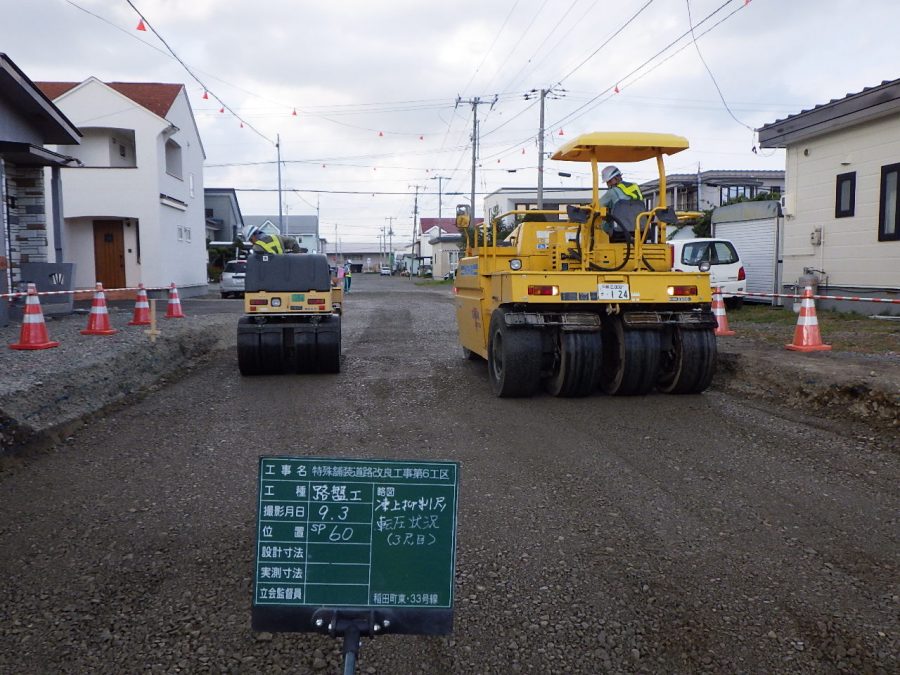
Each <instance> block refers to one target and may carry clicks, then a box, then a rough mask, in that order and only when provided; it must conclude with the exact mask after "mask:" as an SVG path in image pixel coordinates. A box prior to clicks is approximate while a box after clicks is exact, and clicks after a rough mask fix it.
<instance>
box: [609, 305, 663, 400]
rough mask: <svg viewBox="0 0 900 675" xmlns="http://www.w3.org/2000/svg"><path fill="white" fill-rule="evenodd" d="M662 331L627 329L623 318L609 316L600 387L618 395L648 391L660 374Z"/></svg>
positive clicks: (641, 394) (642, 393)
mask: <svg viewBox="0 0 900 675" xmlns="http://www.w3.org/2000/svg"><path fill="white" fill-rule="evenodd" d="M659 360H660V334H659V332H658V331H656V330H648V329H638V330H626V329H625V327H624V325H623V323H622V319H621V318H620V317H617V316H614V317H609V318H608V319H607V320H606V321H605V322H604V326H603V365H602V366H601V368H600V388H601V389H602V390H603V391H604V392H605V393H607V394H611V395H614V396H643V395H644V394H648V393H649V392H650V391H651V390H652V389H653V387H654V385H655V384H656V381H657V379H658V377H659Z"/></svg>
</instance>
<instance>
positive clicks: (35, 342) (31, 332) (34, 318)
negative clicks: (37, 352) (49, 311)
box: [9, 284, 59, 349]
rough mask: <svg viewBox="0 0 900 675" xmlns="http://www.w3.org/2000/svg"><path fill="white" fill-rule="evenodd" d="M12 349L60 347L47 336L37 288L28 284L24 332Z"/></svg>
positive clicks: (11, 346) (23, 321)
mask: <svg viewBox="0 0 900 675" xmlns="http://www.w3.org/2000/svg"><path fill="white" fill-rule="evenodd" d="M9 347H10V349H50V348H51V347H59V343H58V342H51V341H50V338H49V336H48V335H47V324H45V323H44V313H43V312H42V311H41V301H40V299H39V298H38V294H37V287H36V286H35V285H34V284H28V298H27V299H26V300H25V314H24V316H23V317H22V330H21V332H20V333H19V341H18V342H17V343H16V344H12V345H10V346H9Z"/></svg>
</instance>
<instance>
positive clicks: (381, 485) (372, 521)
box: [254, 457, 459, 609]
mask: <svg viewBox="0 0 900 675" xmlns="http://www.w3.org/2000/svg"><path fill="white" fill-rule="evenodd" d="M458 473H459V471H458V465H457V464H456V463H454V462H393V461H384V460H342V459H324V458H296V457H263V458H261V459H260V473H259V510H258V518H257V551H256V583H255V590H254V605H257V606H263V605H281V606H298V607H299V606H329V607H341V606H353V607H373V608H375V607H405V608H422V609H425V608H449V607H452V603H453V570H454V556H455V550H456V541H455V540H456V498H457V488H458V484H457V478H458Z"/></svg>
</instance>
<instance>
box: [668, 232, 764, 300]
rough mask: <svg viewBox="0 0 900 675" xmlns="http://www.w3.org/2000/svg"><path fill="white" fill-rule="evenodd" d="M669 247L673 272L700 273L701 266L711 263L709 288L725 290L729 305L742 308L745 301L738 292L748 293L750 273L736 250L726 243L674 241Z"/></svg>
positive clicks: (711, 239) (724, 241)
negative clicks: (745, 269) (701, 264)
mask: <svg viewBox="0 0 900 675" xmlns="http://www.w3.org/2000/svg"><path fill="white" fill-rule="evenodd" d="M668 243H669V250H670V251H671V258H670V260H671V262H672V269H673V270H675V271H678V272H699V271H700V263H701V262H708V263H709V285H710V286H712V287H713V288H714V289H715V288H716V287H720V288H721V289H722V297H723V298H724V299H725V302H726V304H728V305H731V306H732V307H740V306H741V305H742V304H743V300H744V299H743V298H742V297H740V296H735V295H734V294H735V293H736V292H745V291H746V290H747V273H746V272H745V271H744V265H743V264H742V263H741V256H740V255H739V254H738V252H737V249H736V248H735V247H734V244H732V243H731V242H730V241H728V240H727V239H716V238H711V237H710V238H698V239H675V240H673V241H670V242H668Z"/></svg>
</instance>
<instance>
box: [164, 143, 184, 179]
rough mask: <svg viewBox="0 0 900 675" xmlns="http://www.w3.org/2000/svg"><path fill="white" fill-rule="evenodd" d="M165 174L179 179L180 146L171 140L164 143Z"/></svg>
mask: <svg viewBox="0 0 900 675" xmlns="http://www.w3.org/2000/svg"><path fill="white" fill-rule="evenodd" d="M166 173H167V174H169V175H170V176H174V177H175V178H179V179H180V178H181V146H180V145H178V143H176V142H175V141H173V140H172V139H171V138H170V139H169V140H167V141H166Z"/></svg>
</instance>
